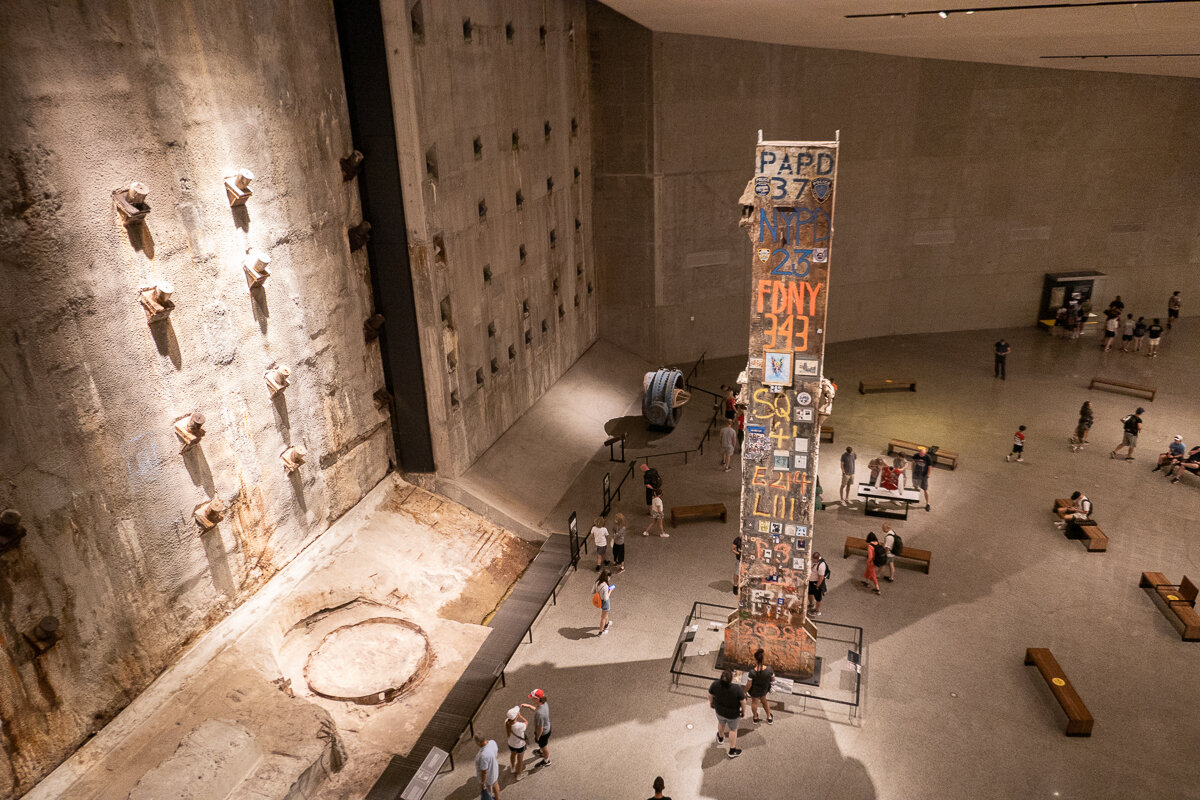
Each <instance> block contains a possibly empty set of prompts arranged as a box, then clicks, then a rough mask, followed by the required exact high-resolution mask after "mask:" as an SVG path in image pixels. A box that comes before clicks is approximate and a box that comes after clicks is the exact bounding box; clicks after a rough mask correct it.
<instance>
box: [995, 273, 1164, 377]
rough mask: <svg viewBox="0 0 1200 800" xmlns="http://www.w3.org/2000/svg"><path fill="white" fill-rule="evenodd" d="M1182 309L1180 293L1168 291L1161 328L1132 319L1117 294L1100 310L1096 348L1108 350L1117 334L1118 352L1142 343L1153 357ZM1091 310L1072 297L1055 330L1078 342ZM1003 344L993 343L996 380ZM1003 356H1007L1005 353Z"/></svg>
mask: <svg viewBox="0 0 1200 800" xmlns="http://www.w3.org/2000/svg"><path fill="white" fill-rule="evenodd" d="M1182 306H1183V298H1182V297H1180V293H1179V292H1172V293H1171V296H1170V297H1169V298H1168V299H1167V324H1166V326H1165V327H1164V326H1163V324H1162V318H1161V317H1153V318H1152V321H1151V322H1146V318H1145V317H1137V318H1136V319H1135V318H1134V316H1133V314H1132V313H1127V312H1126V311H1125V301H1123V300H1122V299H1121V295H1117V296H1116V297H1115V298H1113V300H1112V302H1110V303H1109V304H1108V307H1107V308H1105V309H1104V341H1103V343H1102V344H1101V345H1100V346H1101V348H1102V349H1103V350H1104V351H1105V352H1108V351H1109V350H1111V349H1112V346H1113V343H1114V342H1116V340H1117V335H1118V334H1120V336H1121V352H1124V353H1130V352H1132V353H1140V352H1141V350H1142V344H1143V343H1145V344H1146V345H1147V347H1146V351H1147V352H1146V355H1147V356H1148V357H1150V358H1155V357H1157V356H1158V346H1159V343H1160V342H1161V340H1162V336H1163V333H1164V332H1165V331H1168V330H1171V328H1172V326H1173V324H1174V322H1175V321H1176V320H1178V319H1179V309H1180V308H1181V307H1182ZM1091 311H1092V305H1091V300H1088V299H1084V300H1079V299H1077V298H1074V297H1072V298H1070V299H1068V300H1067V302H1066V303H1065V304H1064V305H1063V306H1062V307H1061V308H1059V309H1058V312H1057V314H1056V316H1055V327H1056V328H1057V329H1058V330H1062V331H1065V332H1066V334H1067V335H1068V336H1070V337H1071V338H1072V339H1078V338H1079V336H1080V334H1081V333H1082V332H1083V326H1084V325H1085V324H1086V323H1087V321H1088V319H1089V317H1090V316H1091ZM1122 316H1124V319H1122ZM1003 342H1004V340H1003V339H1001V340H1000V342H997V343H996V377H998V378H1002V377H1004V375H1003V356H1002V355H1001V352H1000V350H1001V348H1000V345H1001V343H1003ZM1004 355H1007V352H1006V353H1005V354H1004Z"/></svg>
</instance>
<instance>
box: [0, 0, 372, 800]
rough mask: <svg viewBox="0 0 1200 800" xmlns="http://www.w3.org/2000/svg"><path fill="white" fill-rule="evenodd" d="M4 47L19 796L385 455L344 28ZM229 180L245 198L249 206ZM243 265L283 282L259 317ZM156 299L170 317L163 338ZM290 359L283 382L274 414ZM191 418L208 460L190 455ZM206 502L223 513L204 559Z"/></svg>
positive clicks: (95, 24) (153, 10)
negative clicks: (165, 288) (138, 204)
mask: <svg viewBox="0 0 1200 800" xmlns="http://www.w3.org/2000/svg"><path fill="white" fill-rule="evenodd" d="M0 30H2V31H3V34H2V37H3V42H2V44H0V52H2V55H0V105H2V106H3V108H4V112H3V120H2V122H0V132H2V136H0V138H2V139H3V141H4V145H3V149H4V155H3V158H0V185H2V186H3V187H4V195H5V198H6V199H5V201H4V202H3V204H2V206H0V274H2V275H3V279H4V282H5V289H6V290H5V291H4V292H2V293H0V329H3V330H4V331H5V332H6V333H5V335H6V343H5V346H4V347H3V348H0V376H2V377H0V400H2V405H3V408H4V409H5V410H4V413H3V414H0V476H3V480H2V482H0V507H10V506H11V507H15V508H17V509H19V510H20V511H22V512H23V513H24V515H25V524H26V526H27V527H28V528H29V535H28V536H27V537H26V538H25V539H24V541H23V542H22V544H21V546H20V547H19V548H18V549H16V550H14V551H12V552H9V553H7V554H5V555H4V556H3V561H4V566H3V571H4V573H5V575H6V580H5V583H4V588H3V590H0V637H2V639H3V641H4V646H3V650H2V652H0V662H2V668H0V719H2V721H3V732H2V734H0V738H2V741H3V747H2V748H0V750H2V751H3V753H4V756H3V757H0V797H4V796H11V795H12V794H14V793H16V794H20V793H21V792H22V791H24V790H25V789H28V787H29V786H30V785H32V782H33V781H34V780H35V779H36V778H38V777H39V776H41V775H44V774H45V773H46V772H47V771H48V770H49V769H50V768H52V767H53V766H54V765H55V764H57V763H58V762H59V761H61V760H62V759H63V758H64V757H65V756H66V755H68V754H69V753H70V752H71V750H72V749H74V748H75V747H77V746H78V745H79V744H80V743H81V742H83V741H84V740H85V739H86V738H87V737H88V736H89V735H90V734H92V733H94V732H95V731H96V730H97V729H98V728H99V727H100V726H102V725H103V724H104V723H105V722H107V721H108V720H109V719H110V718H111V717H112V716H113V715H114V714H115V713H116V712H117V711H118V710H120V709H121V708H122V707H124V706H125V705H126V704H127V703H128V702H129V701H130V700H131V699H132V698H133V697H134V696H136V695H137V693H138V692H139V691H141V690H142V689H143V688H144V687H145V686H146V685H147V684H148V683H149V682H150V681H151V680H152V679H153V678H154V676H155V675H157V674H158V673H159V672H160V671H161V670H162V669H163V668H164V667H165V666H166V665H167V664H169V663H171V661H172V660H174V659H175V658H176V657H177V656H178V655H179V653H180V652H181V649H182V648H183V646H184V645H185V644H186V643H187V642H188V641H189V640H191V639H192V638H193V637H195V636H197V635H198V634H200V633H201V632H203V631H204V630H205V629H207V628H209V627H211V626H212V625H213V624H214V623H215V622H217V621H218V620H220V619H221V618H222V617H223V616H224V615H225V614H227V613H228V612H229V611H230V610H231V609H232V608H234V607H235V606H236V605H237V604H239V603H240V602H242V601H243V600H244V599H245V598H247V597H248V596H249V595H250V594H252V593H253V592H254V591H255V590H256V589H257V588H259V587H260V586H262V585H263V583H264V582H265V581H266V580H267V579H268V578H269V577H270V576H271V575H272V574H273V573H274V572H276V571H277V570H278V569H279V568H280V567H281V566H283V565H284V564H286V563H287V562H288V561H289V560H290V559H291V558H292V557H294V556H295V555H296V553H298V552H299V551H300V549H301V548H303V547H304V546H305V545H306V544H307V543H309V542H310V541H312V539H313V538H314V537H315V536H317V534H319V533H320V532H321V531H323V530H324V529H326V528H327V527H328V525H329V524H330V522H331V521H332V520H334V519H336V518H337V517H338V516H339V515H341V514H343V513H344V512H345V511H346V510H347V509H348V508H350V507H351V506H352V505H353V504H354V503H355V502H357V501H358V500H359V499H360V498H361V497H362V496H363V495H364V493H365V492H366V491H367V490H369V489H370V487H372V486H373V485H375V483H376V482H378V481H379V479H380V478H381V477H382V476H383V474H384V473H385V471H386V469H387V465H388V453H389V448H390V439H389V436H388V431H387V424H388V423H387V419H386V417H385V416H384V415H382V414H380V412H379V411H377V410H376V408H375V406H374V404H373V402H372V398H371V395H372V393H373V392H374V391H375V390H376V389H378V388H379V387H380V386H381V385H382V376H381V371H380V367H379V357H378V353H377V352H376V350H375V348H376V347H377V346H376V345H374V344H371V345H365V344H364V342H363V334H362V322H363V320H364V319H365V318H366V317H368V316H369V315H370V313H371V299H370V293H369V289H368V283H367V280H366V269H367V265H366V262H365V256H364V255H363V254H362V253H358V254H355V255H353V256H352V255H351V254H350V252H349V248H348V246H347V241H346V232H345V231H346V226H347V225H352V224H354V223H356V222H357V221H358V219H357V214H358V212H357V204H358V200H357V188H356V185H355V184H354V183H353V182H351V183H343V181H342V175H341V170H340V168H339V165H338V159H339V158H340V157H341V156H344V155H346V154H347V153H348V152H349V151H350V150H351V148H352V143H351V141H350V136H349V130H348V124H347V121H346V116H347V114H346V108H345V99H344V92H343V90H342V83H341V72H340V62H339V59H338V53H337V46H336V37H335V35H334V25H333V16H332V12H331V10H330V7H329V6H328V4H320V3H316V4H314V3H284V4H277V3H272V4H266V5H259V6H245V7H242V6H239V7H236V8H231V7H229V6H226V5H222V4H219V3H211V2H205V1H204V0H194V1H189V2H180V3H149V4H147V3H137V2H120V1H114V2H104V3H87V4H76V3H62V2H52V3H30V2H13V3H5V4H4V6H3V8H2V9H0ZM297 43H304V46H303V47H299V46H297ZM239 168H247V169H250V170H251V171H253V172H254V173H255V175H256V180H255V181H254V183H253V184H252V189H253V192H254V194H253V197H252V198H251V199H250V200H249V202H248V203H247V205H245V206H244V207H242V208H239V209H231V208H230V206H229V201H228V199H227V198H226V192H225V188H224V186H223V179H224V177H225V176H226V175H230V174H232V173H233V172H234V171H235V170H237V169H239ZM131 180H138V181H142V182H144V183H146V184H147V185H149V187H150V195H149V198H148V202H149V205H150V206H151V209H152V210H151V212H150V214H149V216H148V217H147V218H146V224H145V225H144V227H142V228H140V229H131V230H130V231H126V229H125V228H123V227H122V225H121V223H120V221H119V217H118V214H117V212H116V210H115V209H114V207H113V200H112V197H111V195H112V192H113V191H114V190H116V189H118V188H120V187H121V186H123V185H125V184H126V183H128V182H129V181H131ZM248 247H255V248H258V249H259V250H262V251H263V252H265V253H267V254H268V255H270V256H271V259H272V261H271V273H272V274H271V277H270V278H269V279H268V280H267V282H266V284H265V285H264V286H263V288H262V290H261V291H258V290H256V292H255V293H254V294H252V293H251V292H250V290H249V289H248V287H247V280H246V277H245V275H244V274H243V271H242V264H241V262H242V259H243V258H244V257H245V253H246V250H247V248H248ZM155 280H167V281H169V282H171V283H172V284H173V285H174V287H175V295H174V298H173V299H174V302H175V303H176V307H175V310H174V311H173V313H172V314H171V316H170V319H169V321H168V322H166V323H164V324H163V325H162V326H160V327H159V328H157V329H155V330H152V329H151V328H150V327H148V326H147V322H146V317H145V315H144V313H143V311H142V309H141V307H140V306H139V304H138V301H137V290H138V288H139V286H141V285H144V284H145V283H147V282H153V281H155ZM272 362H280V363H283V364H286V365H288V366H289V367H290V368H291V370H292V376H291V383H292V385H291V388H289V389H288V390H287V392H286V393H285V394H283V395H281V396H280V397H278V398H276V399H275V400H274V402H273V401H272V399H271V398H270V396H269V394H268V391H267V387H266V384H265V382H264V380H263V373H264V371H265V370H266V369H267V367H268V366H269V365H270V364H272ZM195 410H199V411H201V412H204V413H205V414H206V416H207V418H208V422H207V426H206V429H207V436H206V437H205V438H204V439H203V440H202V441H201V443H200V444H199V445H198V446H197V447H195V448H193V449H192V450H191V451H189V452H188V453H187V454H185V455H180V453H179V442H178V440H177V439H176V436H175V433H174V430H173V427H172V426H173V423H174V421H175V420H176V419H178V418H179V417H181V416H183V415H185V414H188V413H190V412H192V411H195ZM293 444H299V445H303V446H305V447H306V448H307V450H308V454H309V455H308V463H307V464H305V465H304V466H303V467H302V468H301V469H300V470H299V471H298V472H297V473H295V474H294V475H292V476H291V477H289V476H288V475H286V474H285V473H284V471H283V465H282V462H281V461H280V458H279V456H280V453H281V452H282V451H283V450H284V449H285V447H287V446H288V445H293ZM216 494H219V495H220V496H221V497H222V498H224V500H225V501H227V502H228V503H229V505H230V509H229V511H228V513H227V514H226V518H225V521H224V522H222V523H221V524H220V525H218V526H217V527H216V528H215V529H214V530H212V531H210V532H207V533H204V534H202V535H201V534H199V533H198V530H197V525H196V523H195V522H194V521H193V519H192V512H193V509H194V508H195V507H196V506H197V505H198V504H200V503H202V502H205V501H207V500H208V499H209V498H210V497H211V496H213V495H216ZM47 614H51V615H54V616H56V617H58V618H59V619H60V620H61V622H62V627H61V630H62V634H63V638H62V640H61V641H60V642H59V643H58V645H57V646H55V647H54V648H53V649H52V650H51V651H49V652H48V653H46V654H45V655H42V656H40V657H35V656H34V655H33V653H32V651H31V650H30V649H29V648H28V647H27V646H26V645H25V643H24V640H23V638H22V634H21V631H23V630H26V629H27V628H29V627H30V625H31V624H33V623H34V622H36V620H38V619H39V618H41V617H42V616H45V615H47Z"/></svg>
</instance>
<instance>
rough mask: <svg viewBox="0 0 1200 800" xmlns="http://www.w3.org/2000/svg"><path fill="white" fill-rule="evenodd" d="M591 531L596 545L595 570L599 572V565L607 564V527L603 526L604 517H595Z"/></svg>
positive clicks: (605, 565) (604, 565)
mask: <svg viewBox="0 0 1200 800" xmlns="http://www.w3.org/2000/svg"><path fill="white" fill-rule="evenodd" d="M591 532H592V542H593V543H595V545H596V572H599V571H600V568H601V567H607V566H608V528H606V527H604V517H596V521H595V522H593V523H592V531H591Z"/></svg>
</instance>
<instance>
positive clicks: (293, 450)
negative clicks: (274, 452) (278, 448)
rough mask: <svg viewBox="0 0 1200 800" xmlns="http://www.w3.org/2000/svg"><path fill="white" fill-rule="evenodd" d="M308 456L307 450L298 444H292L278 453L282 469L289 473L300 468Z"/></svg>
mask: <svg viewBox="0 0 1200 800" xmlns="http://www.w3.org/2000/svg"><path fill="white" fill-rule="evenodd" d="M307 456H308V451H307V450H305V449H304V448H303V447H301V446H300V445H292V446H291V447H289V448H288V449H287V450H284V451H283V452H282V453H280V454H279V458H280V460H281V461H283V471H284V472H286V473H287V474H288V475H291V474H292V473H293V472H295V471H296V470H298V469H300V465H301V464H303V463H304V462H305V460H306V457H307Z"/></svg>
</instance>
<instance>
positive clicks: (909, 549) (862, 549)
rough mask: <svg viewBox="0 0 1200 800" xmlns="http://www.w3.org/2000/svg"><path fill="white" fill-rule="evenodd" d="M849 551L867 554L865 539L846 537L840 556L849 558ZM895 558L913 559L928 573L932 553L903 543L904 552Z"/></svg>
mask: <svg viewBox="0 0 1200 800" xmlns="http://www.w3.org/2000/svg"><path fill="white" fill-rule="evenodd" d="M851 553H862V554H863V555H864V556H865V555H866V554H867V540H866V539H858V538H856V537H854V536H847V537H846V544H845V546H844V547H843V549H842V558H849V557H850V554H851ZM896 558H907V559H908V560H909V561H915V562H917V563H918V564H923V565H924V567H925V574H926V575H928V574H929V562H930V561H932V560H933V554H932V553H930V552H929V551H928V550H919V549H917V548H916V547H913V546H912V545H908V544H906V545H904V552H903V553H900V554H898V555H897V556H896Z"/></svg>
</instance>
